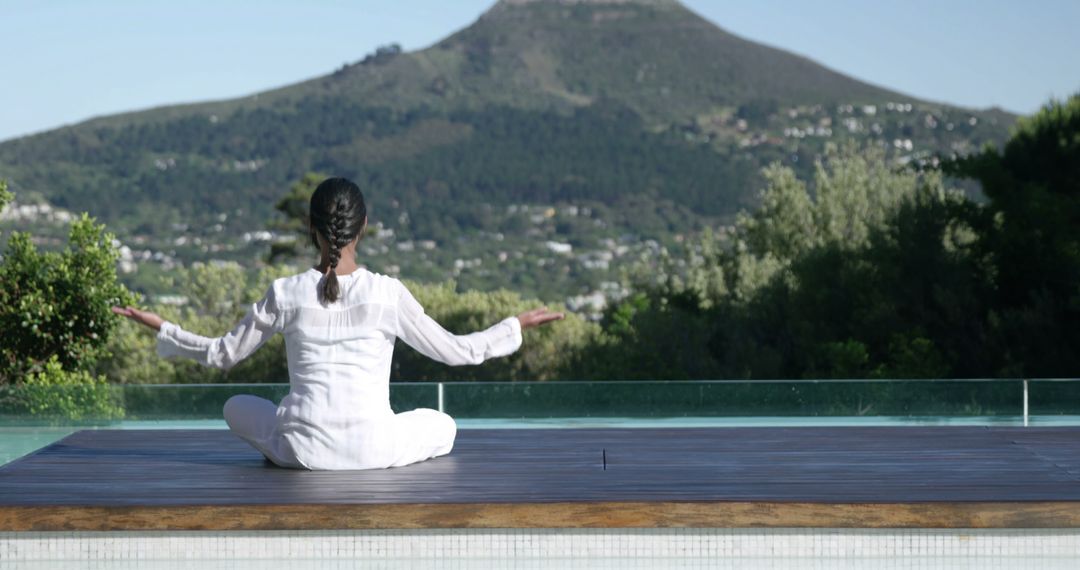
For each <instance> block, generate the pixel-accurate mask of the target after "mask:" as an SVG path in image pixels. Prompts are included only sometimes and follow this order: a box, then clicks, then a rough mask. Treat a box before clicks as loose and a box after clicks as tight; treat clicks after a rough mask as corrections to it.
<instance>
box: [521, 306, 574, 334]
mask: <svg viewBox="0 0 1080 570" xmlns="http://www.w3.org/2000/svg"><path fill="white" fill-rule="evenodd" d="M564 316H566V315H564V314H563V313H552V312H550V311H548V308H547V307H540V308H539V309H533V310H531V311H525V312H524V313H521V314H520V315H518V321H520V322H521V330H525V329H527V328H529V327H538V326H540V325H543V324H547V323H550V322H551V321H558V320H561V319H562V318H563V317H564Z"/></svg>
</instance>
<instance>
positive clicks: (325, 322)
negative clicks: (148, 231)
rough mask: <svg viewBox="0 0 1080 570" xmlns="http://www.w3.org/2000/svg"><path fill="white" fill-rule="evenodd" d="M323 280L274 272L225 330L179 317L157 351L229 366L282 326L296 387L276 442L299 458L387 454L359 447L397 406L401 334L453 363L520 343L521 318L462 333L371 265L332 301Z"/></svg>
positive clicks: (326, 461)
mask: <svg viewBox="0 0 1080 570" xmlns="http://www.w3.org/2000/svg"><path fill="white" fill-rule="evenodd" d="M321 279H322V273H320V272H319V271H318V270H316V269H314V268H312V269H309V270H307V271H305V272H304V273H300V274H298V275H293V276H290V277H284V278H281V279H277V280H275V281H274V282H273V284H271V286H270V288H269V289H268V290H267V291H266V295H265V296H264V297H263V298H262V299H261V300H259V301H258V302H256V303H254V304H253V305H252V306H251V308H250V309H249V310H248V312H247V314H246V315H245V316H244V318H243V319H242V320H241V321H240V323H239V324H237V325H236V327H235V328H234V329H233V330H231V331H229V332H228V333H227V334H225V335H224V336H222V337H218V338H207V337H203V336H199V335H196V334H193V333H191V332H189V331H185V330H183V329H182V328H180V327H179V326H178V325H176V324H175V323H171V322H165V323H163V324H162V325H161V329H160V331H159V332H158V335H157V340H158V343H157V353H158V354H159V355H161V356H163V357H175V356H182V357H187V358H192V359H194V360H196V361H198V362H200V363H201V364H204V365H206V366H212V367H216V368H222V369H229V368H231V367H232V366H234V365H235V364H236V363H238V362H240V361H241V360H243V359H244V358H246V357H247V356H248V355H250V354H251V353H253V352H255V350H256V349H258V348H259V347H260V346H262V345H263V344H264V343H265V342H266V341H267V340H269V339H270V338H271V337H272V336H273V335H274V334H276V333H282V334H283V335H284V336H285V347H286V355H287V359H288V367H289V384H290V391H289V394H288V395H287V396H286V397H285V398H284V399H283V400H282V401H281V404H280V405H279V407H278V409H277V430H278V432H277V433H276V434H275V437H280V438H281V439H283V440H284V441H282V442H281V445H280V446H279V447H280V449H279V450H278V451H280V452H281V454H282V455H293V456H295V457H294V459H295V462H297V463H299V464H300V465H301V466H305V467H309V466H312V465H316V464H317V465H337V466H341V465H344V466H346V467H345V468H348V466H356V465H360V464H364V465H375V464H378V463H379V460H380V458H379V457H376V456H373V455H372V454H375V455H378V453H377V446H371V445H368V446H366V447H364V448H360V447H358V446H357V445H358V444H357V442H358V441H361V440H370V438H371V434H372V431H373V430H374V429H375V426H376V425H377V424H379V422H380V421H381V420H386V419H387V418H390V417H392V416H393V415H394V412H393V411H392V410H391V408H390V361H391V357H392V356H393V352H394V341H395V339H397V338H400V339H402V340H404V341H405V342H406V343H407V344H408V345H409V346H411V347H413V348H415V349H416V350H417V351H419V352H420V353H421V354H424V355H425V356H427V357H429V358H432V359H434V360H437V361H439V362H443V363H446V364H450V365H463V364H480V363H481V362H484V361H485V360H487V359H489V358H494V357H499V356H505V355H508V354H511V353H513V352H515V351H516V350H518V348H519V347H520V346H521V342H522V336H521V323H520V321H519V320H518V318H517V317H507V318H505V319H503V320H502V321H499V322H498V323H496V324H495V325H493V326H492V327H490V328H488V329H485V330H482V331H479V332H474V333H471V334H464V335H455V334H452V333H450V332H448V331H447V330H446V329H444V328H443V327H442V326H440V325H439V324H438V323H437V322H436V321H435V320H434V319H432V318H431V317H429V316H428V315H427V314H425V313H424V308H423V307H421V306H420V303H418V302H417V300H416V299H415V298H414V297H413V295H412V293H410V292H409V290H408V289H407V288H406V287H405V285H404V284H403V283H401V281H399V280H398V279H396V278H393V277H390V276H387V275H382V274H378V273H372V272H370V271H368V270H367V269H363V268H361V269H357V270H356V271H354V272H353V273H351V274H349V275H339V276H338V283H339V285H340V291H341V294H340V298H339V299H338V300H337V301H335V302H334V303H330V304H328V305H322V304H320V302H319V300H318V294H317V290H318V287H319V283H320V281H321ZM357 454H359V455H360V456H359V457H358V456H357ZM283 459H288V458H283ZM309 468H310V467H309ZM330 468H335V467H330ZM336 468H342V467H336Z"/></svg>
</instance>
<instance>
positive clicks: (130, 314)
mask: <svg viewBox="0 0 1080 570" xmlns="http://www.w3.org/2000/svg"><path fill="white" fill-rule="evenodd" d="M112 312H114V313H116V314H118V315H121V316H124V317H127V318H129V319H131V320H133V321H135V322H137V323H139V324H141V325H146V326H148V327H150V328H152V329H154V330H161V323H163V322H165V319H163V318H161V317H159V316H158V315H157V314H155V313H151V312H150V311H140V310H139V309H136V308H135V307H113V308H112Z"/></svg>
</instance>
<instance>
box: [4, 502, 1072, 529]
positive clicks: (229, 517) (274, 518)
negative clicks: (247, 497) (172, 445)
mask: <svg viewBox="0 0 1080 570" xmlns="http://www.w3.org/2000/svg"><path fill="white" fill-rule="evenodd" d="M793 527H799V528H1002V529H1004V528H1080V510H1078V509H1077V508H1076V505H1075V504H1074V503H1060V502H1058V503H1055V502H1040V503H880V504H875V503H845V504H824V503H775V502H768V503H767V502H680V503H675V502H628V503H612V502H598V503H590V502H571V503H470V504H454V503H439V504H375V505H355V504H353V505H325V504H324V505H227V506H176V507H161V506H153V507H78V506H42V507H0V530H3V531H147V530H213V531H236V530H249V531H250V530H341V529H357V530H359V529H424V528H793Z"/></svg>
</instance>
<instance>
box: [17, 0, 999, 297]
mask: <svg viewBox="0 0 1080 570" xmlns="http://www.w3.org/2000/svg"><path fill="white" fill-rule="evenodd" d="M1012 120H1013V117H1011V116H1009V115H1007V114H1004V113H1001V112H998V111H987V112H981V111H972V110H965V109H959V108H953V107H948V106H943V105H940V104H934V103H927V102H922V101H918V100H915V99H912V98H910V97H906V96H903V95H901V94H897V93H893V92H890V91H888V90H886V89H882V88H878V87H874V86H871V85H868V84H866V83H862V82H859V81H857V80H855V79H852V78H849V77H846V76H843V75H841V74H839V73H836V72H833V71H831V70H828V69H827V68H825V67H822V66H820V65H818V64H816V63H814V62H812V61H810V60H808V59H806V58H803V57H799V56H797V55H794V54H791V53H788V52H784V51H782V50H777V49H773V48H770V47H766V46H762V45H759V44H756V43H754V42H751V41H747V40H744V39H742V38H739V37H737V36H735V35H732V34H730V33H728V32H726V31H724V30H722V29H720V28H718V27H717V26H716V25H714V24H712V23H710V22H708V21H706V20H704V19H703V18H701V17H700V16H698V15H697V14H694V13H693V12H691V11H690V10H688V9H686V8H685V7H683V6H682V5H681V4H679V3H678V2H675V1H674V0H670V1H661V0H651V1H650V0H634V1H628V2H614V1H603V0H591V1H579V2H576V3H564V2H555V1H548V0H503V1H501V2H499V3H498V4H496V5H495V6H494V7H493V8H492V9H491V10H489V11H488V12H487V13H486V14H484V15H483V16H481V17H480V18H479V20H478V21H477V22H475V23H474V24H473V25H471V26H469V27H468V28H466V29H464V30H461V31H459V32H457V33H454V34H453V35H451V36H449V37H448V38H446V39H445V40H443V41H441V42H439V43H437V44H435V45H433V46H431V47H429V48H427V49H424V50H420V51H416V52H411V53H402V52H401V51H400V50H399V49H396V48H394V47H386V48H382V49H380V50H379V51H378V52H377V53H375V54H371V55H369V56H367V57H364V58H363V59H362V60H360V61H358V62H356V63H354V64H350V65H346V66H343V67H342V68H341V69H338V70H337V71H335V72H334V73H332V74H330V75H327V76H324V77H319V78H316V79H312V80H309V81H304V82H302V83H297V84H295V85H291V86H287V87H284V88H280V89H275V90H272V91H268V92H264V93H259V94H256V95H252V96H249V97H244V98H240V99H234V100H228V101H221V102H213V103H205V104H197V105H181V106H173V107H165V108H158V109H151V110H146V111H140V112H135V113H127V114H121V115H115V116H110V117H103V118H99V119H95V120H91V121H87V122H85V123H82V124H79V125H75V126H72V127H66V128H62V129H57V130H54V131H50V132H46V133H42V134H38V135H34V136H30V137H24V138H21V139H16V140H12V141H7V142H5V143H2V144H0V177H2V178H6V179H8V180H10V182H11V187H12V189H13V190H14V191H15V192H16V193H17V195H18V197H19V200H20V201H23V202H25V201H28V200H33V199H34V198H35V197H40V198H42V199H44V200H47V201H48V202H49V203H51V204H53V205H54V206H58V207H61V208H65V209H69V210H75V211H84V210H85V211H88V212H90V213H91V215H94V216H96V217H98V218H99V219H100V220H102V221H105V222H108V223H109V224H110V227H111V228H113V229H114V230H115V231H117V233H118V235H119V236H120V237H121V239H123V240H125V241H128V240H137V241H139V242H140V243H145V244H148V246H153V247H154V248H155V249H166V246H169V247H168V250H169V251H170V252H171V254H173V255H175V256H176V257H178V258H180V259H181V260H186V261H191V260H195V259H204V260H205V259H216V258H230V257H232V258H236V259H240V260H244V259H247V260H249V261H250V259H251V254H252V252H253V251H255V249H254V248H245V247H244V246H241V245H238V246H237V247H228V248H217V249H215V248H214V247H211V245H210V244H211V243H213V242H215V241H216V242H229V241H230V240H232V241H235V240H238V239H239V236H240V235H242V234H243V233H244V232H250V231H252V230H258V229H261V228H263V227H264V226H265V225H266V223H267V221H268V220H269V219H270V218H271V217H272V216H273V204H274V203H275V201H276V200H277V199H278V198H279V197H280V196H282V195H283V194H284V193H285V192H286V191H287V189H288V187H289V185H290V184H292V183H293V182H295V181H296V180H298V179H299V178H301V177H302V176H303V175H304V173H306V172H309V171H318V172H324V173H330V174H339V175H344V176H349V177H352V178H355V179H357V180H358V181H359V182H360V183H361V184H362V185H363V187H364V188H365V190H366V191H367V193H368V196H369V199H370V200H371V201H372V216H373V221H378V222H381V224H382V227H384V228H385V229H389V230H393V234H392V235H393V236H394V239H395V240H397V241H399V242H400V241H402V240H434V241H435V242H436V244H437V250H433V251H432V253H431V254H430V255H427V254H425V256H426V257H425V258H424V262H423V263H420V262H419V261H417V263H415V264H412V263H411V262H405V265H403V266H402V267H401V271H402V273H405V274H406V276H410V277H440V276H446V275H447V273H446V271H443V270H440V269H439V267H440V264H444V263H448V262H449V263H451V264H453V262H454V260H456V259H461V258H462V257H463V256H481V257H482V256H484V255H489V254H491V253H492V252H493V251H494V249H492V248H493V247H495V246H494V245H491V244H488V245H485V244H483V243H480V238H479V237H476V236H480V235H485V234H484V232H487V233H489V234H490V233H501V234H505V235H508V236H514V235H520V236H522V237H528V238H529V240H531V241H537V240H542V239H551V240H557V241H560V242H569V243H573V244H575V246H576V247H577V248H578V251H581V250H583V249H584V250H587V249H588V248H590V247H591V248H597V247H600V246H598V245H597V243H598V242H599V241H601V240H610V239H615V238H622V239H624V240H625V239H627V236H630V238H629V239H631V240H633V239H639V240H641V239H645V238H654V239H657V240H660V241H661V242H664V243H667V242H669V241H670V240H671V239H672V237H673V236H675V235H677V234H680V233H684V232H687V231H692V230H694V229H695V228H697V227H700V226H701V225H703V224H715V223H723V222H726V221H728V220H730V219H731V217H732V216H733V214H734V213H735V212H737V211H738V210H740V209H742V208H746V207H748V206H751V205H752V204H753V203H754V200H755V196H756V190H757V188H758V186H759V170H760V168H761V167H762V166H764V165H766V164H768V163H770V162H772V161H776V160H781V161H785V162H787V163H789V164H794V165H795V166H796V167H797V168H800V169H804V168H810V167H811V166H812V163H813V160H814V158H815V157H817V156H819V154H820V153H821V151H822V149H823V148H824V146H825V144H827V143H829V142H839V141H842V140H846V139H854V140H856V141H860V142H863V143H866V142H868V141H875V142H877V143H879V144H882V145H885V146H887V147H888V148H890V149H891V150H892V152H893V154H894V156H896V157H897V158H898V159H899V160H901V161H911V160H915V161H918V160H928V159H930V158H931V157H932V155H933V154H934V153H943V154H951V153H954V152H965V151H968V150H972V149H975V148H978V147H979V146H981V145H982V144H983V143H985V142H988V141H1001V140H1003V139H1004V137H1005V136H1006V134H1007V128H1008V126H1009V124H1011V122H1012ZM517 204H533V205H542V206H545V207H546V206H551V207H556V206H558V207H566V206H580V207H584V208H587V211H588V212H589V214H588V215H577V214H575V215H574V216H573V219H567V220H559V219H556V218H554V217H552V219H551V220H550V221H551V224H549V225H548V226H544V227H540V226H543V225H544V224H542V223H541V222H538V221H537V220H536V219H531V218H528V216H526V217H524V218H523V217H522V216H521V215H520V210H517V209H514V206H515V205H517ZM575 211H576V210H575ZM549 217H551V216H549ZM530 219H531V220H532V221H529V220H530ZM533 226H536V227H533ZM545 228H546V229H545ZM527 230H530V231H527ZM386 235H391V234H390V233H389V232H388V233H387V234H386ZM469 236H473V237H471V238H470V237H469ZM461 237H465V238H466V239H465V240H462V239H459V238H461ZM182 238H183V239H182ZM187 238H191V239H190V240H189V239H187ZM195 238H200V240H201V243H202V244H203V245H201V246H200V247H194V246H192V245H191V244H192V243H195ZM529 240H526V241H524V242H523V243H521V244H516V245H513V247H514V248H518V249H520V248H526V247H528V243H529ZM181 242H183V243H181ZM608 243H610V242H608ZM388 247H389V246H388ZM498 247H501V248H506V247H508V246H507V245H506V244H502V245H499V246H498ZM370 253H372V255H373V256H375V255H376V253H378V255H383V256H384V258H385V263H386V264H390V263H394V262H393V261H392V259H393V255H392V254H391V253H392V252H388V251H381V250H380V251H378V252H374V251H373V252H370ZM403 255H405V254H403ZM406 257H407V256H406ZM378 263H383V261H379V262H378ZM378 263H376V265H377V264H378ZM425 268H426V269H425ZM521 270H522V271H528V270H529V269H528V265H524V266H523V267H522V269H521ZM459 273H460V272H455V273H453V275H454V276H457V277H459V278H462V279H463V280H465V281H466V282H469V281H468V278H467V276H462V275H460V274H459ZM578 273H580V274H578ZM610 277H611V274H605V275H603V276H601V277H597V276H596V275H595V273H590V272H587V271H581V272H577V270H574V269H573V268H568V269H567V271H566V274H565V275H563V276H562V277H560V278H559V279H556V280H554V282H556V283H558V285H557V286H555V285H551V286H552V287H555V288H554V289H550V290H546V291H540V292H551V293H555V292H562V293H563V294H566V293H568V292H572V291H577V290H584V289H589V288H591V287H595V286H596V282H597V280H598V279H607V278H610ZM488 283H489V281H484V280H483V279H479V278H478V280H477V281H476V282H475V283H472V284H475V285H478V286H486V284H488ZM549 285H550V284H549ZM526 286H527V287H528V286H529V285H528V284H526Z"/></svg>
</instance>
